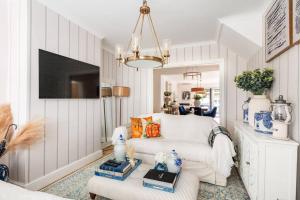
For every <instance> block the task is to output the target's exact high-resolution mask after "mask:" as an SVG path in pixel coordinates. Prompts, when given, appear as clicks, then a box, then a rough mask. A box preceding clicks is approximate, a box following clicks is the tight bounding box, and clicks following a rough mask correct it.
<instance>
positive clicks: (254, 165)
mask: <svg viewBox="0 0 300 200" xmlns="http://www.w3.org/2000/svg"><path fill="white" fill-rule="evenodd" d="M249 147H250V149H249V163H248V165H249V168H248V169H249V174H248V175H249V178H248V181H249V183H248V184H249V185H248V193H249V195H250V198H251V200H256V199H257V190H258V188H257V187H258V145H257V144H256V143H254V142H252V141H250V140H249Z"/></svg>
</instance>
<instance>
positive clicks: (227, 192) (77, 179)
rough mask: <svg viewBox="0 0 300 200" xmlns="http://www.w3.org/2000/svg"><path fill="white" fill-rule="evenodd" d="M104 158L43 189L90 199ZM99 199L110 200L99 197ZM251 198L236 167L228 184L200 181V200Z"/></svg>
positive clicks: (77, 198) (66, 196) (83, 199)
mask: <svg viewBox="0 0 300 200" xmlns="http://www.w3.org/2000/svg"><path fill="white" fill-rule="evenodd" d="M102 159H103V158H102ZM102 159H100V160H97V161H95V162H94V163H92V164H90V165H89V166H87V167H85V168H83V169H81V170H79V171H77V172H75V173H74V174H71V175H70V176H68V177H65V178H63V179H61V180H60V181H58V182H56V183H54V184H52V185H50V186H48V187H46V188H44V189H43V190H42V191H43V192H47V193H50V194H54V195H57V196H60V197H65V198H69V199H76V200H89V199H90V197H89V193H88V191H87V187H86V186H87V183H88V180H89V179H90V178H91V177H92V176H93V175H94V171H95V170H96V168H97V167H98V166H99V165H100V163H101V162H103V161H102ZM96 199H97V200H108V199H106V198H103V197H97V198H96ZM215 199H216V200H250V198H249V196H248V194H247V192H246V190H245V188H244V185H243V183H242V181H241V180H240V177H239V176H238V174H237V171H236V169H235V168H234V169H233V170H232V173H231V176H230V177H229V178H228V182H227V186H226V187H220V186H215V185H212V184H208V183H202V182H201V183H200V188H199V194H198V200H215Z"/></svg>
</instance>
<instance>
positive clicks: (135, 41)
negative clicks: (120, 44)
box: [131, 33, 141, 53]
mask: <svg viewBox="0 0 300 200" xmlns="http://www.w3.org/2000/svg"><path fill="white" fill-rule="evenodd" d="M131 37H132V38H131V50H132V52H134V53H136V52H138V51H139V49H140V42H141V38H140V36H139V35H138V34H136V33H134V34H132V36H131Z"/></svg>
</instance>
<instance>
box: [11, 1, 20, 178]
mask: <svg viewBox="0 0 300 200" xmlns="http://www.w3.org/2000/svg"><path fill="white" fill-rule="evenodd" d="M8 4H9V7H8V8H9V11H8V15H9V20H11V21H12V22H13V23H11V25H10V26H9V37H10V38H12V39H11V40H10V41H9V47H10V48H9V64H10V66H9V69H8V72H9V90H8V93H9V94H8V95H9V101H10V103H11V108H12V114H13V116H14V122H15V123H17V124H18V123H19V109H20V106H19V103H18V102H19V100H18V98H14V97H18V91H19V86H20V77H21V74H20V70H19V69H20V60H19V57H20V51H19V43H20V37H19V31H20V20H18V18H19V10H20V4H19V3H18V2H17V1H10V2H8ZM9 162H10V164H9V165H10V178H12V179H17V178H18V153H17V152H10V156H9Z"/></svg>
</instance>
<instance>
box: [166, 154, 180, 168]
mask: <svg viewBox="0 0 300 200" xmlns="http://www.w3.org/2000/svg"><path fill="white" fill-rule="evenodd" d="M181 165H182V160H181V158H179V156H178V154H177V153H176V151H175V150H172V152H171V154H170V155H169V158H168V161H167V167H168V171H169V172H172V173H178V172H179V171H180V169H181Z"/></svg>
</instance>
